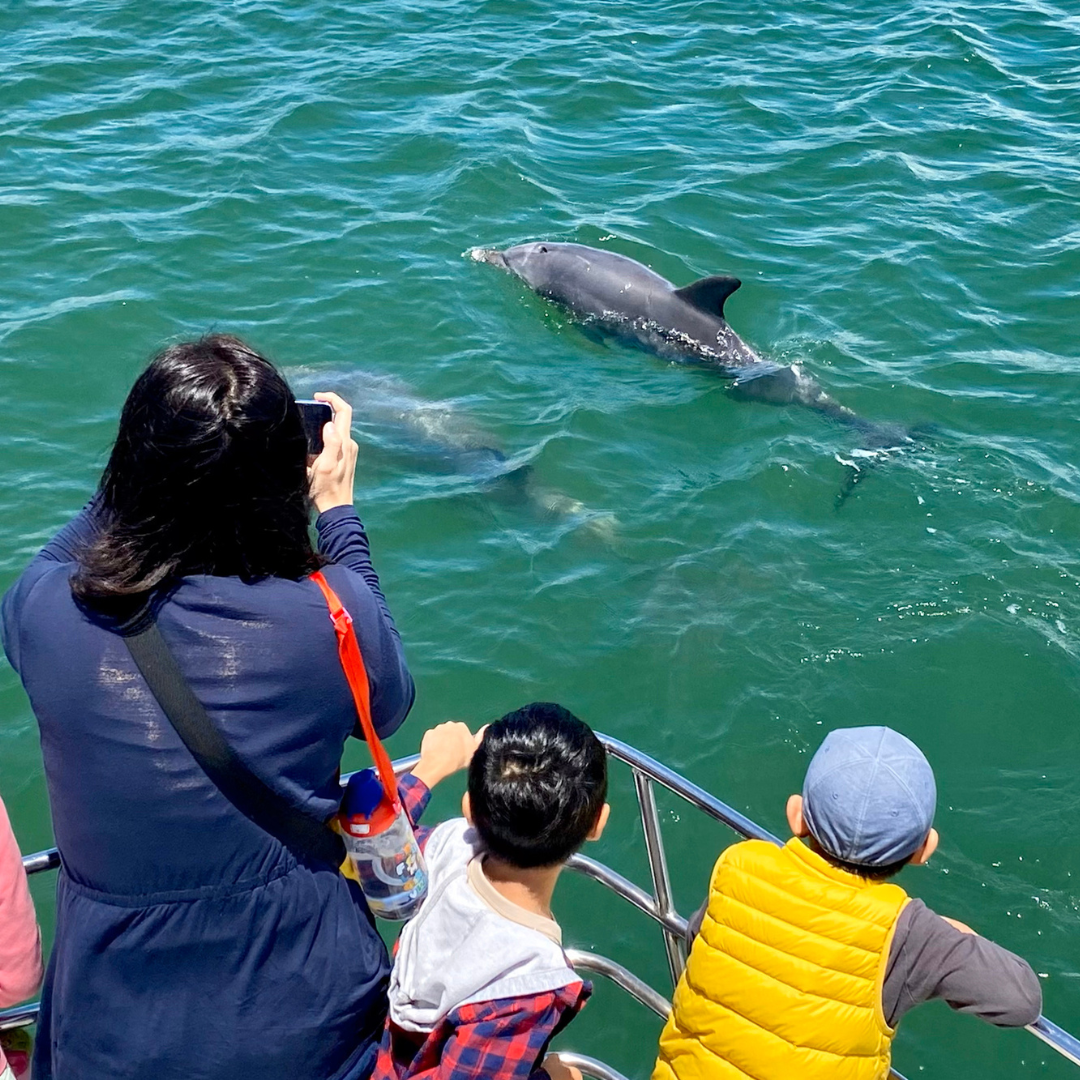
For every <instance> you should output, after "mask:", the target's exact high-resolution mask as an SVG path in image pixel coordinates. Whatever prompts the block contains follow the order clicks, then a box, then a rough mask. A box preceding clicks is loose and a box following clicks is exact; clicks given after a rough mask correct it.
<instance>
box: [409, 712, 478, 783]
mask: <svg viewBox="0 0 1080 1080" xmlns="http://www.w3.org/2000/svg"><path fill="white" fill-rule="evenodd" d="M483 737H484V729H483V728H481V729H480V730H479V731H478V732H477V733H476V734H475V735H474V734H473V733H472V732H471V731H470V730H469V725H468V724H463V723H461V722H460V721H457V720H448V721H447V722H446V723H445V724H439V725H438V726H437V727H433V728H430V729H429V730H427V731H425V732H424V737H423V739H422V740H421V741H420V760H419V761H418V762H417V763H416V764H415V765H414V766H413V770H412V774H413V776H415V777H416V778H417V779H418V780H422V781H423V782H424V783H425V784H427V786H428V787H429V788H433V787H434V786H435V785H436V784H437V783H439V781H440V780H445V779H446V778H447V777H448V776H452V775H453V774H454V773H456V772H458V771H460V770H461V769H465V768H468V765H469V762H470V761H472V756H473V754H474V753H475V752H476V748H477V747H478V746H479V745H480V740H481V739H482V738H483Z"/></svg>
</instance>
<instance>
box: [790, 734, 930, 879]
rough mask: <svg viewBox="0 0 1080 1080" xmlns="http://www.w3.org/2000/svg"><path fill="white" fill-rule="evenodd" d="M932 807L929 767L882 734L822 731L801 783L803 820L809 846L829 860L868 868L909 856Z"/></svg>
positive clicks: (909, 745) (911, 748) (910, 748)
mask: <svg viewBox="0 0 1080 1080" xmlns="http://www.w3.org/2000/svg"><path fill="white" fill-rule="evenodd" d="M936 805H937V786H936V785H935V784H934V771H933V769H931V768H930V762H928V761H927V760H926V757H925V755H924V754H923V752H922V751H921V750H920V749H919V748H918V747H917V746H916V745H915V744H914V743H913V742H912V741H911V740H910V739H906V738H904V736H903V735H901V734H900V733H899V732H897V731H893V730H892V728H887V727H856V728H838V729H837V730H836V731H831V732H829V734H828V735H827V736H826V737H825V741H824V742H823V743H822V744H821V746H820V747H818V751H817V753H816V754H815V755H814V756H813V758H812V759H811V761H810V767H809V768H808V769H807V770H806V780H805V781H803V820H804V821H805V822H806V827H807V828H808V829H809V830H810V832H811V834H812V835H813V837H814V839H815V840H816V841H817V842H818V843H819V844H820V845H821V847H822V848H823V849H824V850H825V851H826V852H828V853H829V854H830V855H832V856H833V858H836V859H842V860H843V861H844V862H849V863H854V864H855V865H856V866H865V867H867V868H868V869H872V868H874V867H878V866H889V865H890V864H892V863H898V862H900V861H901V860H903V859H908V858H910V857H911V856H912V855H914V854H915V852H916V851H918V849H919V847H920V845H921V844H922V842H923V841H924V840H925V839H926V836H927V833H929V832H930V826H931V825H932V824H933V823H934V808H935V806H936Z"/></svg>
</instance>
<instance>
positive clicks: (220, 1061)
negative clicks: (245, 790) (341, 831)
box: [2, 507, 414, 1080]
mask: <svg viewBox="0 0 1080 1080" xmlns="http://www.w3.org/2000/svg"><path fill="white" fill-rule="evenodd" d="M93 527H94V524H93V510H92V509H88V510H84V511H83V513H82V514H80V515H79V516H78V517H77V518H76V519H75V520H74V521H73V522H72V523H71V524H69V525H68V526H67V527H66V528H65V529H64V530H63V531H62V532H61V533H60V534H59V535H58V536H57V537H56V538H55V539H54V540H53V541H52V542H51V543H50V544H49V545H48V546H47V547H46V548H45V549H44V550H43V551H42V552H41V553H40V554H39V555H38V556H37V558H35V559H34V561H33V562H32V563H31V564H30V566H29V568H28V569H27V570H26V571H25V572H24V573H23V575H22V577H21V578H19V580H18V581H17V582H16V583H15V585H14V586H12V588H11V589H10V590H9V592H8V593H7V594H6V595H5V596H4V599H3V608H2V614H3V643H4V648H5V650H6V652H7V655H8V659H9V660H10V661H11V664H12V666H13V667H14V668H15V670H16V671H18V673H19V675H20V676H21V678H22V681H23V685H24V686H25V687H26V691H27V693H28V694H29V697H30V701H31V704H32V705H33V708H34V713H35V715H36V716H37V719H38V723H39V725H40V729H41V746H42V753H43V756H44V760H45V775H46V779H47V781H48V787H49V799H50V803H51V806H52V816H53V827H54V832H55V835H56V843H57V846H58V847H59V849H60V854H61V858H62V860H63V867H62V869H61V870H60V872H59V879H58V882H57V913H56V940H55V944H54V946H53V951H52V955H51V957H50V959H49V965H48V970H47V973H46V977H45V986H44V989H43V992H42V1013H41V1021H40V1026H39V1028H38V1044H37V1051H36V1056H35V1060H34V1075H35V1078H36V1080H104V1078H106V1077H108V1078H115V1080H248V1078H251V1080H361V1078H364V1077H366V1076H368V1074H369V1073H370V1071H371V1068H372V1066H373V1064H374V1054H375V1050H376V1048H377V1044H378V1039H379V1033H380V1028H381V1026H382V1022H383V1016H384V1013H385V1008H386V983H387V978H388V974H389V963H388V960H387V955H386V950H385V948H384V947H383V944H382V941H381V940H380V938H379V936H378V934H377V933H376V932H375V929H374V925H373V921H372V918H371V915H370V913H369V912H368V909H367V905H366V904H365V903H364V900H363V897H362V895H361V894H360V892H359V890H358V889H357V888H356V886H355V885H353V884H352V883H351V882H348V881H346V879H345V878H343V877H342V876H341V875H340V874H339V873H337V871H336V869H335V868H333V867H329V866H323V865H319V864H308V863H304V862H298V861H297V859H296V858H295V857H294V856H293V855H292V854H290V852H289V851H287V850H286V849H285V848H284V847H283V846H282V845H281V844H280V843H279V842H278V841H277V840H275V839H273V838H272V837H271V836H269V835H268V834H267V833H265V832H263V831H262V830H261V829H260V828H259V827H258V826H256V825H254V824H252V823H251V822H250V821H248V819H247V818H245V817H244V816H243V815H241V814H240V813H239V812H238V811H237V810H235V809H234V808H233V806H232V805H231V804H230V803H229V802H227V801H226V799H225V798H224V797H223V796H222V795H221V794H220V792H219V791H218V790H217V788H216V787H215V786H214V785H213V784H212V783H211V782H210V780H208V779H207V777H206V775H205V774H204V773H203V772H202V770H201V769H200V768H199V766H198V765H197V764H196V763H195V761H194V759H193V758H192V757H191V755H190V754H189V753H188V751H187V749H186V748H185V747H184V745H183V744H182V743H181V742H180V739H179V737H178V736H177V735H176V733H175V731H174V730H173V728H172V726H171V724H170V723H169V721H168V720H167V719H166V718H165V716H164V715H163V714H162V712H161V710H160V709H159V708H158V705H157V703H156V701H155V700H154V699H153V697H152V696H151V694H150V692H149V690H148V689H147V687H146V684H145V683H144V682H143V680H142V677H141V676H140V675H139V674H138V672H137V670H136V668H135V666H134V663H133V661H132V659H131V656H130V654H129V653H128V651H127V648H126V647H125V645H124V643H123V641H122V640H121V638H119V637H118V636H116V635H115V634H113V633H111V632H110V631H109V630H107V629H105V628H103V627H102V626H100V625H98V624H97V623H95V622H94V621H92V620H91V619H89V618H87V617H86V616H85V615H84V614H83V613H82V612H81V611H80V610H79V608H78V607H77V606H76V605H75V603H74V601H73V600H72V597H71V592H70V589H69V586H68V581H69V579H70V576H71V574H72V571H73V569H74V566H73V553H74V551H75V549H76V545H77V544H78V543H79V542H80V540H81V538H82V537H84V536H86V535H87V534H88V532H89V530H92V529H93ZM317 529H318V534H319V548H320V551H321V552H322V553H323V554H324V555H325V556H327V557H328V558H329V559H330V560H332V564H331V565H329V566H327V567H326V568H325V571H324V572H325V575H326V578H327V580H328V581H329V583H330V585H331V586H332V587H333V588H334V590H335V591H336V592H337V593H338V595H339V596H340V597H341V599H342V601H343V602H344V604H345V606H346V607H347V608H348V610H349V612H350V613H351V614H352V616H353V619H354V622H355V625H356V630H357V636H358V637H359V640H360V647H361V651H362V653H363V656H364V660H365V663H366V666H367V669H368V675H369V678H370V681H371V690H372V713H373V716H374V719H375V726H376V728H377V729H378V731H379V732H380V733H381V734H383V735H388V734H389V733H390V732H392V731H394V730H395V728H397V727H398V726H399V725H400V724H401V722H402V721H403V720H404V718H405V715H406V713H408V711H409V708H410V706H411V705H412V700H413V692H414V691H413V683H412V679H411V678H410V676H409V672H408V669H407V668H406V666H405V660H404V657H403V654H402V648H401V640H400V638H399V637H398V633H397V630H396V629H395V628H394V624H393V621H392V620H391V618H390V613H389V611H388V610H387V607H386V602H385V600H384V599H383V595H382V592H381V591H380V589H379V582H378V579H377V577H376V576H375V571H374V569H373V568H372V565H371V558H370V555H369V552H368V542H367V537H366V536H365V535H364V530H363V527H362V526H361V524H360V519H359V518H358V517H357V516H356V512H355V511H354V510H353V509H352V507H337V508H335V509H333V510H329V511H327V512H326V513H324V514H322V515H321V516H320V517H319V520H318V522H317ZM159 625H160V627H161V632H162V635H163V636H164V637H165V639H166V641H167V642H168V643H169V645H170V647H171V648H172V650H173V652H174V654H175V655H176V657H177V660H178V662H179V664H180V667H181V669H182V670H183V672H184V674H185V675H186V676H187V678H188V680H189V681H190V683H191V685H192V687H193V689H194V691H195V693H196V695H197V696H198V698H199V699H200V701H202V703H203V704H204V705H205V706H206V709H207V711H208V713H209V714H210V717H211V719H212V720H214V721H215V722H216V723H217V724H218V725H219V726H220V728H221V730H222V731H223V732H224V734H225V736H226V738H227V739H228V741H229V742H230V743H231V745H232V746H233V748H234V749H235V750H236V752H237V753H238V754H239V755H240V756H241V757H242V758H243V760H244V761H245V763H246V764H247V765H248V766H249V768H251V770H252V771H253V772H255V773H257V774H258V775H259V776H260V777H261V778H262V780H263V781H264V782H265V783H267V784H269V785H270V786H271V787H272V788H273V789H274V790H275V791H277V792H280V793H281V794H282V795H283V796H285V797H286V798H287V799H289V801H290V802H292V803H294V804H295V805H296V806H298V807H302V808H304V809H305V810H307V811H308V812H310V813H311V814H313V815H317V816H319V817H321V818H325V817H327V816H328V815H329V814H331V813H332V811H333V810H334V808H335V807H336V805H337V801H338V796H339V789H338V783H337V775H338V764H339V762H340V760H341V754H342V748H343V746H344V743H345V740H346V739H347V738H348V737H349V736H350V735H351V734H353V733H354V727H355V725H356V709H355V706H354V705H353V701H352V698H351V696H350V694H349V689H348V685H347V683H346V681H345V676H344V674H343V672H342V670H341V667H340V664H339V661H338V654H337V644H336V639H335V636H334V629H333V626H332V624H331V623H330V619H329V616H328V613H327V608H326V603H325V601H324V600H323V598H322V594H321V593H320V592H319V590H318V588H317V586H316V585H315V584H314V583H313V582H311V581H299V582H297V581H288V580H285V579H282V578H272V579H269V580H266V581H263V582H260V583H257V584H252V585H245V584H244V583H243V582H241V581H240V580H239V579H238V578H228V577H212V576H209V575H202V576H193V577H189V578H185V579H183V581H182V582H181V584H180V585H179V587H178V588H177V589H176V591H175V592H174V593H173V594H172V596H171V598H170V599H169V600H168V601H167V602H166V603H165V604H164V605H163V607H162V610H161V613H160V616H159Z"/></svg>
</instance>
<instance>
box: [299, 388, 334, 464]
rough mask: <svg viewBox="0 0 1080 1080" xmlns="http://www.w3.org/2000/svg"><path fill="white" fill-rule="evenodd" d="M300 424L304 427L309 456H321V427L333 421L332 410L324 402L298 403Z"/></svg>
mask: <svg viewBox="0 0 1080 1080" xmlns="http://www.w3.org/2000/svg"><path fill="white" fill-rule="evenodd" d="M296 407H297V408H298V409H299V410H300V422H301V423H302V424H303V425H304V434H305V435H306V436H307V448H308V453H309V454H321V453H322V451H323V441H322V433H323V427H324V426H325V425H326V424H329V423H330V421H331V420H333V419H334V410H333V409H331V408H330V406H329V405H327V404H326V402H325V401H298V402H297V403H296Z"/></svg>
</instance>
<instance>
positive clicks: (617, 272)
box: [469, 242, 911, 447]
mask: <svg viewBox="0 0 1080 1080" xmlns="http://www.w3.org/2000/svg"><path fill="white" fill-rule="evenodd" d="M469 255H470V256H471V257H472V258H473V259H475V260H476V261H478V262H486V263H490V264H491V265H492V266H497V267H499V268H500V269H503V270H508V271H509V272H510V273H511V274H514V275H515V276H516V277H519V278H521V280H522V281H524V282H525V284H526V285H528V286H529V288H530V289H532V290H533V291H534V292H535V293H538V294H539V295H540V296H543V297H545V298H546V299H548V300H553V301H555V302H556V303H558V304H560V305H562V306H563V307H565V308H566V309H568V310H569V311H570V313H571V314H572V315H574V316H575V317H576V318H578V319H580V320H582V321H584V322H585V323H587V324H592V325H595V326H598V327H599V328H600V329H602V330H605V331H608V332H610V333H613V334H616V335H618V336H619V337H623V338H629V339H631V340H633V341H635V342H637V343H638V344H640V345H642V346H644V347H645V348H646V349H649V350H650V351H652V352H655V353H657V354H658V355H660V356H662V357H664V358H666V359H671V360H680V361H684V362H685V361H688V360H689V361H697V362H699V363H702V364H705V365H707V366H709V367H713V368H717V369H719V370H720V371H721V372H723V373H724V374H725V375H729V376H733V377H734V379H735V382H734V384H733V386H732V390H733V391H734V392H735V393H736V394H737V395H738V396H740V397H744V398H749V399H752V400H756V401H767V402H770V403H772V404H777V405H792V404H798V405H805V406H806V407H807V408H810V409H814V410H815V411H817V412H820V413H824V414H825V415H826V416H830V417H832V418H833V419H835V420H839V421H841V422H843V423H845V424H848V425H850V426H852V427H854V428H856V429H858V430H859V431H860V432H861V433H863V434H864V435H865V436H866V437H867V438H868V440H869V441H870V442H871V443H872V444H873V445H875V446H879V447H881V446H895V445H899V444H902V443H909V442H911V438H910V436H909V435H908V434H907V433H906V432H905V431H903V429H901V428H900V427H899V426H895V425H881V424H875V423H872V422H871V421H868V420H864V419H863V418H861V417H860V416H858V415H856V414H855V413H854V412H852V410H851V409H849V408H847V407H846V406H845V405H841V404H840V403H839V402H838V401H836V400H835V399H834V398H831V397H830V396H829V395H828V394H827V393H826V392H825V391H824V390H823V389H822V388H821V387H820V386H819V385H818V384H817V383H816V382H815V381H814V380H813V379H812V378H810V376H809V375H806V374H805V373H804V372H803V371H802V370H801V369H800V368H799V367H798V365H796V364H792V365H789V366H786V367H785V366H784V365H782V364H776V363H773V362H771V361H768V360H763V359H762V358H761V357H760V356H758V354H757V353H756V352H754V350H753V349H751V348H750V346H749V345H747V344H746V342H745V341H743V340H742V338H740V337H739V335H738V334H736V333H735V331H734V330H732V329H731V327H730V326H729V325H728V322H727V320H726V319H725V318H724V301H725V300H727V298H728V297H729V296H730V295H731V294H732V293H733V292H735V290H736V289H738V288H739V286H740V285H741V284H742V282H741V281H739V279H738V278H734V277H727V276H726V275H714V276H712V277H705V278H701V279H700V280H699V281H694V282H692V283H691V284H689V285H685V286H683V287H682V288H681V289H677V288H676V287H675V286H674V285H673V284H672V283H671V282H670V281H668V280H667V278H663V277H661V276H660V275H659V274H656V273H654V272H653V271H652V270H650V269H649V268H648V267H647V266H643V265H642V264H641V263H639V262H637V261H635V260H634V259H630V258H627V257H626V256H625V255H618V254H616V253H615V252H613V251H603V250H601V249H599V248H592V247H586V246H585V245H584V244H559V243H547V242H538V243H533V244H519V245H518V246H516V247H511V248H507V249H506V250H505V251H497V250H494V249H491V248H473V249H472V251H470V252H469Z"/></svg>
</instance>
